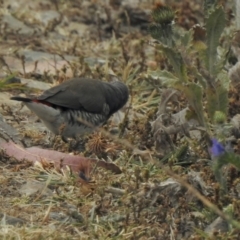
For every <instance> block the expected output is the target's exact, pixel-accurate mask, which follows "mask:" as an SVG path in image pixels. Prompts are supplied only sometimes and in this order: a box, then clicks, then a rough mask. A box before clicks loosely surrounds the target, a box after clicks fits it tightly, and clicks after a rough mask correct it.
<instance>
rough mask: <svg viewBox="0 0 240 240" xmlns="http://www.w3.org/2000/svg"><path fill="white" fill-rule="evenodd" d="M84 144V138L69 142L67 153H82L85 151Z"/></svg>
mask: <svg viewBox="0 0 240 240" xmlns="http://www.w3.org/2000/svg"><path fill="white" fill-rule="evenodd" d="M85 143H86V138H85V137H78V138H76V139H72V140H71V141H70V142H69V148H68V150H69V151H74V150H75V151H76V150H77V151H79V152H83V151H84V150H85Z"/></svg>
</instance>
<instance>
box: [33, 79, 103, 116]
mask: <svg viewBox="0 0 240 240" xmlns="http://www.w3.org/2000/svg"><path fill="white" fill-rule="evenodd" d="M102 88H103V86H102V85H101V82H99V81H97V80H91V79H72V80H69V81H66V82H63V83H62V84H60V85H58V86H55V87H52V88H50V89H48V90H46V91H44V92H43V94H42V95H40V96H39V97H38V98H37V99H38V100H43V101H46V102H49V103H51V104H54V105H56V106H60V107H64V108H71V109H79V110H80V109H84V110H86V111H88V112H92V113H101V112H102V111H103V108H104V104H105V103H106V99H105V96H104V92H103V89H102Z"/></svg>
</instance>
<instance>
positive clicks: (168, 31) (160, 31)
mask: <svg viewBox="0 0 240 240" xmlns="http://www.w3.org/2000/svg"><path fill="white" fill-rule="evenodd" d="M148 31H149V32H150V34H151V36H152V37H153V38H155V39H157V40H158V41H160V42H161V43H162V44H164V45H166V46H169V47H172V46H174V41H173V29H172V25H171V24H168V25H161V24H157V23H152V24H150V26H149V28H148Z"/></svg>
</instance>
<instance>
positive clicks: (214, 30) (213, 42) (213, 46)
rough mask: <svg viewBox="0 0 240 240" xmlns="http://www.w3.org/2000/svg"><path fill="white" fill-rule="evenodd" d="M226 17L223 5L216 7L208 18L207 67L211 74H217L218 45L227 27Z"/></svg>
mask: <svg viewBox="0 0 240 240" xmlns="http://www.w3.org/2000/svg"><path fill="white" fill-rule="evenodd" d="M225 23H226V19H225V13H224V11H223V9H222V7H219V8H216V9H215V10H214V11H213V12H212V13H211V14H210V15H209V17H208V18H207V19H206V32H207V49H206V52H205V54H206V68H207V69H208V71H209V73H210V75H212V76H214V75H216V74H217V73H216V69H215V62H216V60H217V47H218V45H219V39H220V36H221V34H222V32H223V29H224V27H225Z"/></svg>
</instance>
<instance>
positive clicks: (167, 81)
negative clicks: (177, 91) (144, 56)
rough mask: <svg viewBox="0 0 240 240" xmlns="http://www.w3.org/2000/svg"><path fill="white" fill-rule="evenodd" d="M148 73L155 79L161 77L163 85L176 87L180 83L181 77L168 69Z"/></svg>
mask: <svg viewBox="0 0 240 240" xmlns="http://www.w3.org/2000/svg"><path fill="white" fill-rule="evenodd" d="M148 74H149V75H150V76H151V77H152V78H154V79H159V80H160V81H161V83H162V84H163V85H166V86H168V87H172V88H176V86H177V85H179V84H180V81H179V79H178V78H177V77H176V76H174V75H173V74H172V73H170V72H168V71H166V70H163V71H162V70H156V71H149V72H148Z"/></svg>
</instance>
